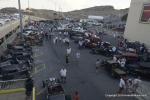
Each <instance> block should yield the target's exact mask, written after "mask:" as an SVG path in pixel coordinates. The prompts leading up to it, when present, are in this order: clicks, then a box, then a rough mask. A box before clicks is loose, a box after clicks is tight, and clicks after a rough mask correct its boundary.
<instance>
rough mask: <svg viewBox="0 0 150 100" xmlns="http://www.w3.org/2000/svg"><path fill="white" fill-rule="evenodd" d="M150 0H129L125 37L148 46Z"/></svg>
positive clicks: (149, 35) (149, 36)
mask: <svg viewBox="0 0 150 100" xmlns="http://www.w3.org/2000/svg"><path fill="white" fill-rule="evenodd" d="M149 19H150V0H131V5H130V10H129V14H128V19H127V25H126V29H125V38H127V39H128V40H130V41H140V42H141V43H145V44H146V45H147V46H148V47H150V22H149Z"/></svg>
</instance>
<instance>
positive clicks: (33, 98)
mask: <svg viewBox="0 0 150 100" xmlns="http://www.w3.org/2000/svg"><path fill="white" fill-rule="evenodd" d="M32 100H36V93H35V87H33V91H32Z"/></svg>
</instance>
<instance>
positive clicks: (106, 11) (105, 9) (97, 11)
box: [65, 6, 128, 18]
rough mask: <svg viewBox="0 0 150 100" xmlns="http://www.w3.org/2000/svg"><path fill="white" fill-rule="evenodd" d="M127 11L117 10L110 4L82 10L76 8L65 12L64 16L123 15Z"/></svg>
mask: <svg viewBox="0 0 150 100" xmlns="http://www.w3.org/2000/svg"><path fill="white" fill-rule="evenodd" d="M127 13H128V9H121V10H117V9H114V7H112V6H97V7H92V8H87V9H82V10H76V11H71V12H67V13H65V15H66V16H71V17H76V18H86V17H87V16H88V15H97V16H107V15H121V16H123V15H125V14H127Z"/></svg>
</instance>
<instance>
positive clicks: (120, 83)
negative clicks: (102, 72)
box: [118, 77, 126, 94]
mask: <svg viewBox="0 0 150 100" xmlns="http://www.w3.org/2000/svg"><path fill="white" fill-rule="evenodd" d="M125 88H126V84H125V78H124V77H121V79H120V82H119V91H118V93H119V94H122V93H123V91H124V89H125Z"/></svg>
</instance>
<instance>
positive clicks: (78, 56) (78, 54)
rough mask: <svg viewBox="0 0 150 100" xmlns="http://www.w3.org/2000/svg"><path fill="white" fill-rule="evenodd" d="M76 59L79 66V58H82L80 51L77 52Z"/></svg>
mask: <svg viewBox="0 0 150 100" xmlns="http://www.w3.org/2000/svg"><path fill="white" fill-rule="evenodd" d="M75 56H76V61H77V66H78V64H79V59H80V52H76V55H75Z"/></svg>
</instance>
